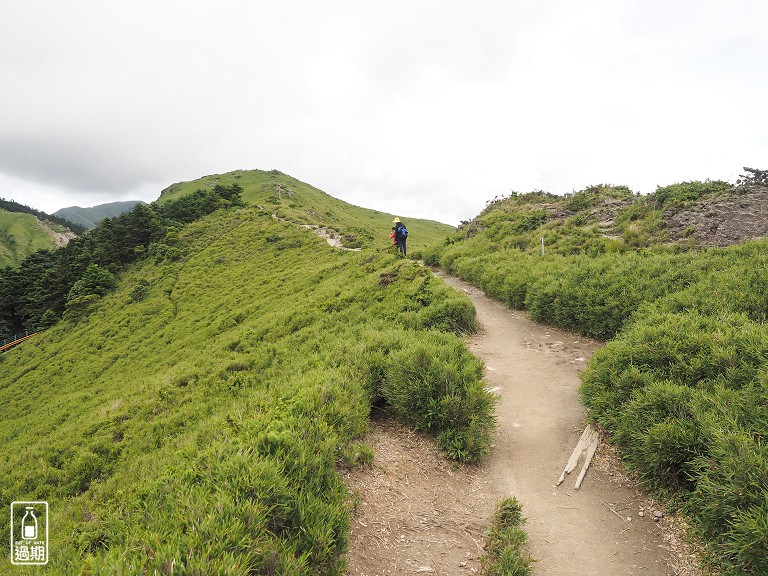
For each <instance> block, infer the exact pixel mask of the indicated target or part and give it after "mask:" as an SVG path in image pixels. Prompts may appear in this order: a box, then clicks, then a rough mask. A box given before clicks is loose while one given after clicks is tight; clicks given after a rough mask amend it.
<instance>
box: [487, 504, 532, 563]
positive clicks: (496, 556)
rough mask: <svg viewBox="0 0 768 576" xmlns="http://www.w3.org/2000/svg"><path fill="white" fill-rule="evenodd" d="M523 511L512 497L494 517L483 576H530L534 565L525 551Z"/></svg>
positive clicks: (525, 537) (501, 506)
mask: <svg viewBox="0 0 768 576" xmlns="http://www.w3.org/2000/svg"><path fill="white" fill-rule="evenodd" d="M525 522H526V520H525V518H524V517H523V507H522V506H521V505H520V503H519V502H518V501H517V499H516V498H514V497H509V498H504V499H503V500H501V501H500V502H499V503H498V504H497V506H496V511H495V512H494V514H493V520H492V524H491V528H490V530H489V531H488V533H487V540H486V544H485V555H484V556H483V558H482V562H483V574H484V575H485V576H529V575H530V574H532V573H533V566H532V565H533V562H534V560H533V559H532V558H531V556H530V554H529V553H528V552H527V551H526V550H525V544H526V542H527V541H528V535H527V534H526V533H525V530H523V526H524V525H525Z"/></svg>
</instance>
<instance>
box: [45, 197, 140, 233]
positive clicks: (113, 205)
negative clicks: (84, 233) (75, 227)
mask: <svg viewBox="0 0 768 576" xmlns="http://www.w3.org/2000/svg"><path fill="white" fill-rule="evenodd" d="M136 204H143V202H141V201H140V200H128V201H126V202H109V203H107V204H99V205H98V206H91V207H89V208H81V207H80V206H70V207H68V208H62V209H61V210H57V211H56V212H54V214H55V215H56V216H58V217H59V218H64V219H66V220H69V221H70V222H74V223H75V224H79V225H80V226H82V227H83V228H85V229H86V230H90V229H91V228H95V227H96V225H97V224H98V223H99V222H101V221H102V220H104V218H114V217H115V216H119V215H120V214H125V213H126V212H130V211H131V210H133V207H134V206H136Z"/></svg>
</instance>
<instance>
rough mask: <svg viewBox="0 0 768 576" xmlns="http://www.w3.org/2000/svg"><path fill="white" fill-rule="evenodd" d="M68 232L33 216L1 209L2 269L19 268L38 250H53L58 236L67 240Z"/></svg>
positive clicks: (0, 250)
mask: <svg viewBox="0 0 768 576" xmlns="http://www.w3.org/2000/svg"><path fill="white" fill-rule="evenodd" d="M51 226H55V227H56V229H57V230H54V229H53V228H52V227H51ZM68 232H69V231H68V230H66V229H64V228H63V227H59V226H57V225H48V224H45V223H43V222H41V221H40V220H38V219H37V217H35V216H33V215H32V214H24V213H21V212H7V211H5V210H1V209H0V268H5V267H6V266H17V265H18V264H19V263H20V262H21V261H22V260H24V258H26V257H27V256H29V255H30V254H32V253H33V252H37V251H38V250H50V249H53V248H54V247H56V245H57V242H56V240H57V236H58V237H59V238H66V235H67V233H68Z"/></svg>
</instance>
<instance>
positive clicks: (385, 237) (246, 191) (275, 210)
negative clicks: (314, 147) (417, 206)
mask: <svg viewBox="0 0 768 576" xmlns="http://www.w3.org/2000/svg"><path fill="white" fill-rule="evenodd" d="M216 184H221V185H225V186H229V185H232V184H238V185H240V186H241V187H242V188H243V199H244V200H245V201H246V202H247V203H249V204H252V205H256V206H259V207H261V208H263V209H264V210H267V211H269V212H270V213H271V214H275V215H276V216H277V217H278V218H282V219H286V220H289V221H291V222H296V223H300V224H311V225H318V226H324V227H327V228H329V229H330V230H332V231H335V232H336V233H337V234H338V236H339V238H340V240H341V242H342V243H343V244H344V246H347V247H350V248H361V247H365V248H371V247H376V248H379V249H382V248H386V247H387V246H388V245H389V244H390V242H389V231H390V229H391V227H392V219H393V218H394V217H395V216H399V217H401V218H403V220H404V221H405V223H406V225H407V226H408V231H409V236H408V249H409V251H412V252H414V254H417V253H419V252H421V251H423V250H424V249H425V248H426V247H428V246H431V245H434V244H435V243H437V242H441V241H442V240H444V239H445V237H446V236H447V235H448V234H450V233H451V232H452V231H453V227H452V226H448V225H446V224H441V223H439V222H435V221H432V220H421V219H416V218H414V219H409V218H408V217H407V216H408V215H407V214H405V215H404V214H385V213H383V212H379V211H377V210H370V209H368V208H360V207H358V206H354V205H352V204H349V203H347V202H344V201H342V200H338V199H337V198H334V197H332V196H330V195H328V194H326V193H325V192H323V191H321V190H318V189H317V188H315V187H314V186H310V185H309V184H306V183H304V182H301V181H299V180H297V179H295V178H293V177H291V176H288V175H286V174H283V173H282V172H278V171H277V170H271V171H261V170H237V171H235V172H229V173H227V174H216V175H212V176H206V177H204V178H200V179H198V180H194V181H192V182H180V183H178V184H173V185H172V186H169V187H168V188H166V189H165V190H163V191H162V192H161V195H160V198H159V202H161V203H162V202H164V201H168V200H173V199H176V198H180V197H181V196H184V195H185V194H189V193H191V192H193V191H195V190H198V189H210V188H213V187H214V186H215V185H216Z"/></svg>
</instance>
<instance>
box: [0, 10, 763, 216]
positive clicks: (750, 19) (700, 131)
mask: <svg viewBox="0 0 768 576" xmlns="http://www.w3.org/2000/svg"><path fill="white" fill-rule="evenodd" d="M766 22H768V2H766V1H765V0H475V1H472V2H470V1H468V0H463V1H458V0H407V1H405V0H387V1H385V2H384V1H377V2H370V1H366V0H349V1H347V0H324V1H323V2H318V1H316V0H315V1H311V0H281V1H280V2H277V1H269V2H268V1H265V0H251V1H245V0H243V1H236V0H216V1H215V2H214V1H213V0H210V1H206V2H203V1H199V0H152V1H151V2H150V1H148V0H146V1H145V0H131V1H122V0H111V1H107V2H105V1H103V0H67V1H66V2H62V1H59V0H25V1H23V2H19V1H17V0H0V79H1V80H0V104H1V105H0V196H3V197H5V198H12V199H14V200H16V201H18V202H22V203H25V204H29V205H30V206H33V207H35V208H38V209H42V210H45V211H49V212H51V211H55V210H57V209H59V208H62V207H64V206H70V205H74V204H77V205H81V206H90V205H94V204H98V203H101V202H108V201H113V200H124V199H143V200H146V201H151V200H153V199H155V198H157V196H158V195H159V192H160V190H161V189H162V188H164V187H166V186H168V185H169V184H171V183H173V182H177V181H181V180H192V179H195V178H198V177H200V176H203V175H207V174H212V173H221V172H228V171H231V170H235V169H249V168H260V169H264V170H269V169H273V168H276V169H278V170H281V171H282V172H285V173H288V174H290V175H292V176H295V177H296V178H299V179H300V180H303V181H305V182H309V183H310V184H313V185H315V186H317V187H319V188H321V189H323V190H325V191H326V192H328V193H330V194H332V195H334V196H336V197H338V198H342V199H344V200H347V201H349V202H353V203H355V204H359V205H363V206H366V207H371V208H377V209H380V210H385V211H388V212H393V213H397V214H402V215H410V216H420V217H427V218H434V219H437V220H441V221H444V222H448V223H451V224H457V223H458V222H459V221H460V220H464V219H468V218H471V217H472V216H474V215H475V214H477V212H479V210H480V209H481V208H482V207H483V205H484V204H485V202H486V201H487V200H489V199H491V198H493V197H494V196H496V195H501V194H507V193H509V192H510V190H516V191H521V192H525V191H529V190H533V189H544V190H548V191H550V192H554V193H558V194H562V193H566V192H571V191H573V190H579V189H582V188H584V187H585V186H587V185H590V184H596V183H612V184H625V185H627V186H629V187H630V188H632V189H633V190H635V191H637V192H642V193H648V192H652V191H653V190H655V188H656V186H657V185H665V184H670V183H673V182H680V181H684V180H704V179H706V178H711V179H724V180H730V181H734V180H735V179H736V178H737V177H738V175H739V174H740V172H741V168H742V167H743V166H750V167H756V168H761V169H766V168H768V39H766V36H765V25H766Z"/></svg>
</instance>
